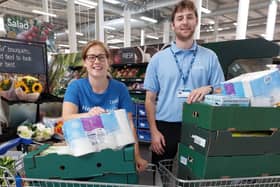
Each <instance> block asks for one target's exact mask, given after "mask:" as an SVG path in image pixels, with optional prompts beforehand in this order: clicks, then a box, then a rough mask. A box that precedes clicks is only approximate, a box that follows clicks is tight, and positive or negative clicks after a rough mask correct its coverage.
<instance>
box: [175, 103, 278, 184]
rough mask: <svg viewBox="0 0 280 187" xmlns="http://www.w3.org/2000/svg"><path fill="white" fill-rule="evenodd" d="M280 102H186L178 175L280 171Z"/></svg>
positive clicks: (207, 176) (225, 175)
mask: <svg viewBox="0 0 280 187" xmlns="http://www.w3.org/2000/svg"><path fill="white" fill-rule="evenodd" d="M278 115H280V109H279V108H265V107H240V106H211V105H207V104H203V103H194V104H186V103H185V104H184V107H183V124H182V134H181V143H180V144H179V154H178V177H179V178H182V179H211V178H228V177H230V178H233V177H252V176H263V175H280V167H279V166H278V165H277V164H276V163H279V162H280V147H279V142H280V132H279V127H280V118H279V117H278Z"/></svg>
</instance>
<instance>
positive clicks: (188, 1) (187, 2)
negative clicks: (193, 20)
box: [171, 0, 198, 22]
mask: <svg viewBox="0 0 280 187" xmlns="http://www.w3.org/2000/svg"><path fill="white" fill-rule="evenodd" d="M184 9H189V10H192V11H194V14H195V16H196V17H198V14H197V9H196V7H195V4H194V2H193V1H192V0H182V1H180V2H179V3H177V4H176V5H175V7H174V9H173V11H172V14H171V21H172V22H173V21H174V19H175V14H176V13H177V12H180V11H182V10H184Z"/></svg>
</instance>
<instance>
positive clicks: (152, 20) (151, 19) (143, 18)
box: [140, 16, 157, 23]
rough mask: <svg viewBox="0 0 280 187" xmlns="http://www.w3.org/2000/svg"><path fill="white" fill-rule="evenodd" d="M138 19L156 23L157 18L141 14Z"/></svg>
mask: <svg viewBox="0 0 280 187" xmlns="http://www.w3.org/2000/svg"><path fill="white" fill-rule="evenodd" d="M140 19H142V20H145V21H149V22H152V23H157V20H155V19H153V18H149V17H146V16H141V17H140Z"/></svg>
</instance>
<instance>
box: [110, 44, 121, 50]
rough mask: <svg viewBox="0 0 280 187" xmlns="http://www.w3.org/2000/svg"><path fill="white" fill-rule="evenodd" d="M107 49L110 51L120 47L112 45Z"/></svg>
mask: <svg viewBox="0 0 280 187" xmlns="http://www.w3.org/2000/svg"><path fill="white" fill-rule="evenodd" d="M109 48H111V49H119V48H120V47H118V46H114V45H110V46H109Z"/></svg>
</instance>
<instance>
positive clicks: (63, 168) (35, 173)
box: [24, 144, 137, 183]
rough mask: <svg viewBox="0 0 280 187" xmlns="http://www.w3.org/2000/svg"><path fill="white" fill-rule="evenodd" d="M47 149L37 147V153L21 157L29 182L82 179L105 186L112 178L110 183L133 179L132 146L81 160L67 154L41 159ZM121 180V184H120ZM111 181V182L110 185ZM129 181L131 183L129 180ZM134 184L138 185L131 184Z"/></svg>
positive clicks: (108, 150) (88, 155) (104, 151)
mask: <svg viewBox="0 0 280 187" xmlns="http://www.w3.org/2000/svg"><path fill="white" fill-rule="evenodd" d="M48 147H49V146H48V145H47V144H45V145H43V146H40V147H39V149H38V150H35V151H32V152H30V153H28V154H27V155H26V156H25V157H24V169H25V173H26V176H27V177H29V178H42V179H69V180H72V179H73V180H75V179H81V180H93V181H102V179H104V180H103V181H102V182H107V181H105V179H106V178H107V177H108V175H109V176H114V178H115V179H114V178H113V179H111V182H116V183H117V182H121V183H127V180H128V179H127V176H132V178H133V179H134V178H135V177H134V176H135V175H136V173H137V172H136V168H135V160H134V146H128V147H125V148H123V149H120V150H116V151H114V150H111V149H106V150H103V151H101V152H97V153H90V154H87V155H84V156H81V157H75V156H72V155H69V154H57V153H49V154H47V155H43V154H42V152H43V151H45V150H46V149H47V148H48ZM116 176H119V178H123V180H124V181H119V179H118V177H116ZM112 180H113V181H112ZM128 181H131V180H128ZM134 182H135V183H137V181H134Z"/></svg>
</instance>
